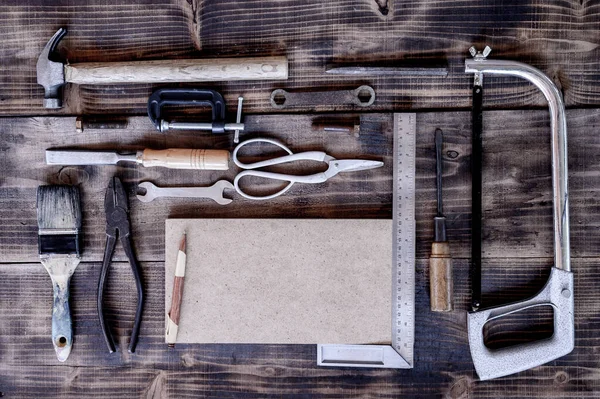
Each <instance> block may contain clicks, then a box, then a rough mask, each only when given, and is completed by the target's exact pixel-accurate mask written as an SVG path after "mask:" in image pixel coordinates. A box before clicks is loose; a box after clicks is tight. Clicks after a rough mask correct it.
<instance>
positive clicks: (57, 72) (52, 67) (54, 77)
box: [37, 28, 67, 108]
mask: <svg viewBox="0 0 600 399" xmlns="http://www.w3.org/2000/svg"><path fill="white" fill-rule="evenodd" d="M66 34H67V30H66V29H65V28H60V29H59V30H57V31H56V33H55V34H54V36H52V38H51V39H50V40H49V41H48V43H46V46H44V49H43V50H42V53H41V54H40V56H39V57H38V61H37V82H38V84H40V85H42V86H43V87H44V107H45V108H60V107H62V101H61V99H60V93H59V91H60V88H61V87H62V85H63V84H64V83H65V72H64V67H63V64H62V62H57V61H53V60H52V59H53V58H55V56H54V50H55V49H56V46H57V45H58V43H59V42H60V40H61V39H62V38H63V37H64V36H65V35H66Z"/></svg>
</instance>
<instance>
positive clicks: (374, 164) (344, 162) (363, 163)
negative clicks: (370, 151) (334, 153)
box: [333, 159, 383, 172]
mask: <svg viewBox="0 0 600 399" xmlns="http://www.w3.org/2000/svg"><path fill="white" fill-rule="evenodd" d="M333 162H334V163H335V165H336V166H337V169H338V172H357V171H359V170H368V169H375V168H381V167H382V166H383V162H380V161H368V160H366V159H338V160H335V161H333Z"/></svg>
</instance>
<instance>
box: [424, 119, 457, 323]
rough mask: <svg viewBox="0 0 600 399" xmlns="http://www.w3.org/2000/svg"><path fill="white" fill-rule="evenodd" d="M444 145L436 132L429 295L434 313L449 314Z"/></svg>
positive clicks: (450, 290) (450, 281)
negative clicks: (434, 194) (443, 186)
mask: <svg viewBox="0 0 600 399" xmlns="http://www.w3.org/2000/svg"><path fill="white" fill-rule="evenodd" d="M442 144H443V136H442V131H441V130H440V129H436V131H435V160H436V168H435V170H436V183H437V184H436V186H437V187H436V193H437V215H436V216H435V218H434V219H433V221H434V226H433V231H434V233H433V234H434V238H433V243H432V244H431V256H430V258H429V294H430V297H431V299H430V300H431V303H430V307H431V310H432V311H433V312H449V311H451V310H452V306H453V305H452V303H453V299H454V295H453V285H454V283H453V278H452V257H451V256H450V245H449V244H448V238H447V236H446V217H445V216H444V214H443V209H442V174H443V168H442Z"/></svg>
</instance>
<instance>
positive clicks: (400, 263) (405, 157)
mask: <svg viewBox="0 0 600 399" xmlns="http://www.w3.org/2000/svg"><path fill="white" fill-rule="evenodd" d="M416 128H417V123H416V114H414V113H412V114H405V113H402V114H394V132H393V134H394V189H393V195H394V198H393V205H392V207H393V209H392V211H393V218H394V222H393V229H394V231H393V240H394V242H393V250H392V257H393V259H392V326H391V327H392V344H391V345H338V344H318V345H317V364H318V365H319V366H330V367H376V368H397V369H410V368H413V365H414V354H413V349H414V342H415V238H416V234H415V232H416V222H415V170H416V156H415V153H416V146H417V145H416V137H417V134H416V133H417V132H416V130H417V129H416Z"/></svg>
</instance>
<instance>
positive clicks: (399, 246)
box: [392, 114, 417, 368]
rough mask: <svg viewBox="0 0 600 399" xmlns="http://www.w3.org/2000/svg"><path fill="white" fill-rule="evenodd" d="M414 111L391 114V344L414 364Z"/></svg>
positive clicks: (415, 133) (410, 363)
mask: <svg viewBox="0 0 600 399" xmlns="http://www.w3.org/2000/svg"><path fill="white" fill-rule="evenodd" d="M416 137H417V123H416V114H394V190H393V192H394V199H393V205H392V207H393V212H394V224H393V225H394V232H393V240H394V248H393V250H392V252H393V254H392V257H393V258H392V259H393V264H392V275H393V278H394V280H393V282H392V295H393V297H392V345H393V346H394V349H396V351H397V352H398V354H400V356H402V358H403V359H404V360H405V361H406V362H407V363H408V364H409V365H410V367H411V368H412V367H413V347H414V343H415V238H416V234H415V232H416V222H415V167H416V165H415V164H416V161H415V159H416V155H415V153H416V146H417V144H416Z"/></svg>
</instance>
